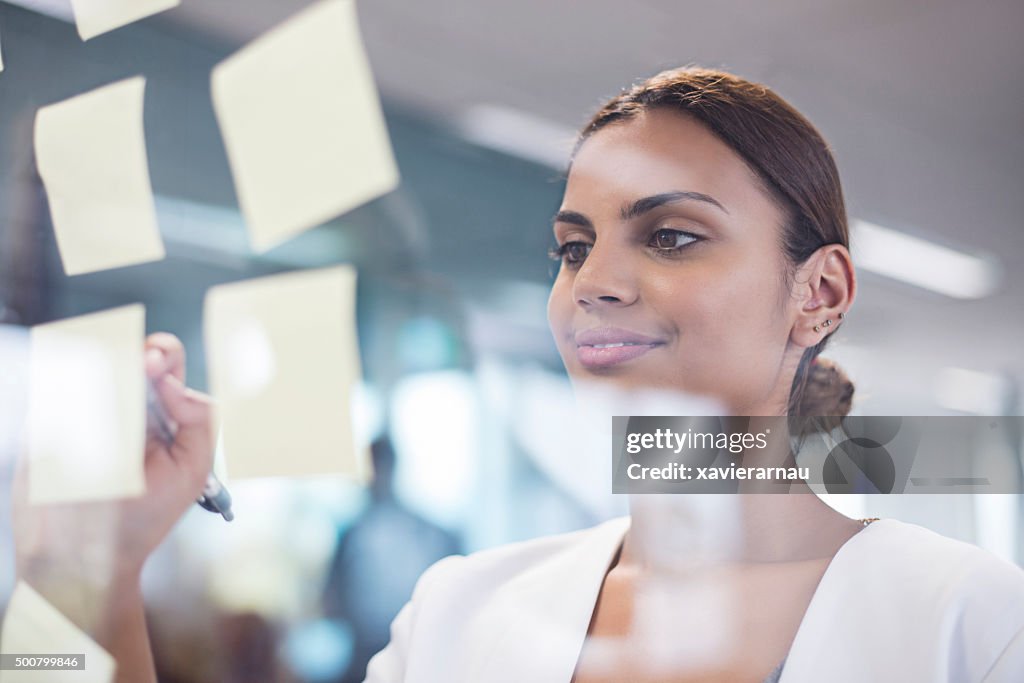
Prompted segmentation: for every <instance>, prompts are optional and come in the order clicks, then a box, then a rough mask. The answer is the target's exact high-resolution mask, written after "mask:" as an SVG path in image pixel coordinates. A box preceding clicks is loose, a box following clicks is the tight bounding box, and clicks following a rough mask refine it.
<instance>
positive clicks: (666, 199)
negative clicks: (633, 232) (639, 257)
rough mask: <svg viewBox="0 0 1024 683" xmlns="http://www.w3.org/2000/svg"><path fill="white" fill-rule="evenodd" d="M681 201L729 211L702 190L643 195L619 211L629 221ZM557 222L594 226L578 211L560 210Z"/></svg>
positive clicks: (556, 215)
mask: <svg viewBox="0 0 1024 683" xmlns="http://www.w3.org/2000/svg"><path fill="white" fill-rule="evenodd" d="M681 202H703V203H705V204H711V205H712V206H715V207H717V208H718V209H719V210H721V211H724V212H725V213H729V210H728V209H726V208H725V207H724V206H722V204H721V203H720V202H719V201H718V200H717V199H715V198H714V197H712V196H710V195H706V194H704V193H702V192H686V191H682V190H680V191H677V192H662V193H661V194H655V195H651V196H650V197H643V198H642V199H638V200H636V201H635V202H633V203H632V204H627V205H625V206H624V207H622V210H621V211H620V212H619V213H620V215H621V216H622V220H624V221H628V220H631V219H633V218H637V217H638V216H641V215H643V214H645V213H647V212H648V211H653V210H654V209H656V208H658V207H659V206H665V205H666V204H677V203H681ZM554 222H555V223H570V224H572V225H579V226H581V227H584V228H590V229H593V228H594V224H593V223H591V221H590V219H589V218H587V217H586V216H584V215H583V214H582V213H579V212H578V211H559V212H558V213H556V214H555V217H554Z"/></svg>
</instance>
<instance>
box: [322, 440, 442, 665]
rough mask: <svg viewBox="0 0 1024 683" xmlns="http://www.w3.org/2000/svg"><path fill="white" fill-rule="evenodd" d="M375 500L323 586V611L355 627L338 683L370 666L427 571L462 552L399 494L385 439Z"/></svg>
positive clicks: (377, 449)
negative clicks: (432, 565) (395, 618)
mask: <svg viewBox="0 0 1024 683" xmlns="http://www.w3.org/2000/svg"><path fill="white" fill-rule="evenodd" d="M370 450H371V453H372V457H373V482H372V483H371V484H370V496H371V499H370V504H369V505H368V506H367V508H366V510H365V511H364V512H363V513H362V514H360V515H359V517H357V518H356V520H355V521H353V522H352V524H351V525H350V526H348V527H347V528H346V529H345V530H344V531H342V533H341V534H340V535H339V538H338V546H337V548H336V550H335V552H334V558H333V559H332V560H331V565H330V569H329V570H328V573H327V580H326V582H325V586H324V596H323V609H324V616H326V617H328V618H330V619H337V620H341V621H344V622H346V623H347V624H348V626H349V627H350V628H351V632H352V637H353V643H352V656H351V658H350V660H349V663H348V667H347V669H346V671H345V672H344V673H343V674H342V676H341V677H340V678H338V683H350V682H354V683H358V682H359V681H361V680H363V678H365V676H366V664H367V662H369V661H370V657H372V656H373V655H374V654H376V653H377V652H378V651H379V650H380V649H381V648H383V647H384V646H385V645H387V643H388V638H389V632H388V626H389V624H390V623H391V621H392V620H393V619H394V617H395V615H396V614H398V611H399V609H401V607H402V605H403V604H404V603H405V601H406V599H407V598H408V596H409V595H411V594H412V589H413V586H414V585H415V583H416V579H418V578H419V577H420V575H421V574H422V573H423V571H424V570H425V569H426V568H427V567H428V566H430V565H431V564H433V563H434V562H436V561H437V560H439V559H441V558H442V557H445V556H447V555H452V554H454V553H457V552H459V545H460V544H459V542H458V539H456V538H455V537H454V536H453V535H452V534H451V533H449V532H448V531H445V530H444V529H442V528H441V527H439V526H437V525H436V524H433V523H432V522H430V521H428V520H426V519H424V518H423V517H421V516H420V515H417V514H416V513H415V512H413V511H412V510H410V509H409V508H407V507H406V506H405V505H403V504H402V503H401V501H400V500H398V498H397V497H396V496H395V491H394V471H395V449H394V446H393V445H392V443H391V439H390V438H388V437H387V436H382V437H380V438H378V439H377V440H376V441H374V442H373V444H372V445H371V449H370Z"/></svg>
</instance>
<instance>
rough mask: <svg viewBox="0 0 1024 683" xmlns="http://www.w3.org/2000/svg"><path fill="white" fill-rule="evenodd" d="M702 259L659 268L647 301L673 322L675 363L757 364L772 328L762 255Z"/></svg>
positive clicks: (700, 367)
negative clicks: (676, 354)
mask: <svg viewBox="0 0 1024 683" xmlns="http://www.w3.org/2000/svg"><path fill="white" fill-rule="evenodd" d="M736 256H737V255H736V254H735V253H734V254H733V255H732V256H731V257H730V258H721V259H714V260H712V259H708V260H705V261H702V262H699V263H698V262H696V261H695V262H694V263H692V264H688V265H687V266H686V267H684V268H679V269H675V270H674V272H673V269H665V270H664V271H663V272H662V273H660V274H659V277H657V278H652V279H651V280H649V281H648V296H647V300H648V302H649V303H650V304H651V306H652V307H653V308H656V309H657V310H658V312H659V314H660V317H661V318H662V319H663V320H666V321H670V322H671V324H672V325H673V326H674V327H675V332H676V333H677V339H678V343H679V347H680V348H679V362H680V368H681V369H685V371H687V372H696V373H719V372H722V371H724V370H727V369H728V368H729V367H741V366H743V365H746V366H747V367H748V368H750V367H756V366H757V365H763V364H764V363H763V355H764V354H765V352H766V351H767V350H768V349H769V348H771V347H772V346H773V339H774V337H775V336H777V335H776V329H777V328H778V326H779V325H778V323H779V319H778V312H777V309H778V303H777V301H778V293H779V290H778V287H779V284H778V282H777V281H776V279H775V277H774V275H773V271H772V270H771V268H769V267H767V265H766V264H765V262H764V259H763V257H761V258H758V259H753V260H750V259H743V258H736Z"/></svg>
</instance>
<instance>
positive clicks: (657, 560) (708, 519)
mask: <svg viewBox="0 0 1024 683" xmlns="http://www.w3.org/2000/svg"><path fill="white" fill-rule="evenodd" d="M767 427H771V433H772V434H773V436H775V437H776V438H772V439H769V441H768V448H765V449H758V450H748V451H747V452H746V453H744V454H743V457H742V464H743V465H744V466H767V467H775V466H786V467H792V466H795V465H796V462H795V459H794V456H793V454H792V453H791V451H790V441H789V434H788V432H786V430H785V419H784V418H783V419H780V418H756V417H755V418H751V420H750V424H749V430H750V431H751V432H757V431H762V430H763V429H765V428H767ZM780 432H781V433H780ZM772 491H775V492H772ZM780 491H783V492H780ZM784 491H788V492H784ZM629 507H630V515H631V519H632V523H631V526H630V529H629V531H628V532H627V534H626V538H625V541H624V543H623V547H622V552H621V554H620V557H619V563H620V564H624V565H629V564H634V565H637V566H639V567H641V568H644V567H646V568H658V567H661V568H684V567H691V566H694V565H695V564H699V563H701V562H704V563H716V562H734V563H744V562H797V561H804V560H813V559H823V558H830V557H832V556H833V555H834V554H835V553H836V551H837V550H838V549H839V548H840V546H842V544H843V543H845V542H846V541H847V540H849V539H850V537H852V536H853V535H854V534H855V533H857V532H858V531H859V530H860V529H861V528H862V524H861V522H859V521H858V520H852V519H850V518H848V517H846V516H845V515H842V514H840V513H838V512H836V511H835V510H834V509H832V508H831V507H829V506H828V505H827V504H825V502H824V501H822V500H821V499H820V498H819V497H818V496H817V495H816V494H815V493H814V492H813V491H812V490H811V489H810V488H809V487H808V486H807V484H806V483H804V482H803V481H802V480H800V481H796V482H785V484H784V486H780V485H779V484H778V483H768V484H766V483H765V482H758V481H744V482H742V483H741V485H740V486H739V487H738V489H737V492H735V493H678V494H632V495H630V498H629Z"/></svg>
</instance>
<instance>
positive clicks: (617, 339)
mask: <svg viewBox="0 0 1024 683" xmlns="http://www.w3.org/2000/svg"><path fill="white" fill-rule="evenodd" d="M575 342H576V358H577V359H578V360H579V362H580V365H582V366H584V367H586V368H594V369H596V368H607V367H612V366H615V365H618V364H620V363H625V362H626V361H630V360H633V359H634V358H639V357H640V356H642V355H644V354H646V353H648V352H650V351H651V350H653V349H655V348H657V347H659V346H661V345H662V344H663V343H664V342H662V341H661V340H660V339H656V338H654V337H649V336H647V335H644V334H640V333H638V332H633V331H632V330H625V329H622V328H619V327H598V328H594V329H590V330H585V331H583V332H578V333H577V334H576V337H575Z"/></svg>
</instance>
